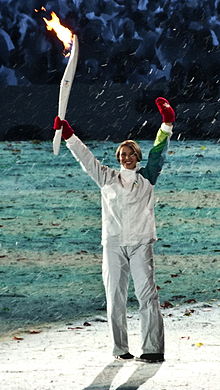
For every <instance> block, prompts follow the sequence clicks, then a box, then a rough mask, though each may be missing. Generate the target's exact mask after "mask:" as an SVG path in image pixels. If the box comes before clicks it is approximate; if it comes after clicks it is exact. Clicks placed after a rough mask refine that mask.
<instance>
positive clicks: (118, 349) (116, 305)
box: [102, 245, 130, 355]
mask: <svg viewBox="0 0 220 390" xmlns="http://www.w3.org/2000/svg"><path fill="white" fill-rule="evenodd" d="M129 273H130V270H129V262H128V258H127V256H126V251H125V250H123V248H122V247H111V246H110V245H107V246H104V247H103V265H102V275H103V282H104V286H105V292H106V300H107V315H108V322H109V327H110V331H111V336H112V339H113V355H123V354H124V353H127V352H128V336H127V309H126V305H127V294H128V281H129Z"/></svg>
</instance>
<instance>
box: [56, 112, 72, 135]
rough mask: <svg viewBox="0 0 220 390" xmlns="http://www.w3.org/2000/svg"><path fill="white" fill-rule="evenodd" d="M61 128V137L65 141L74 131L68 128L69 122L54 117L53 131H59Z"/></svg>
mask: <svg viewBox="0 0 220 390" xmlns="http://www.w3.org/2000/svg"><path fill="white" fill-rule="evenodd" d="M61 128H63V129H62V137H63V139H65V140H67V139H69V138H70V137H72V135H73V134H74V130H73V129H72V127H71V126H70V124H69V122H67V121H66V120H61V119H60V117H59V116H56V117H55V118H54V124H53V129H54V130H60V129H61Z"/></svg>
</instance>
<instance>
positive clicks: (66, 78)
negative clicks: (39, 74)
mask: <svg viewBox="0 0 220 390" xmlns="http://www.w3.org/2000/svg"><path fill="white" fill-rule="evenodd" d="M51 17H52V19H51V20H47V19H46V18H43V19H44V21H45V23H46V25H47V29H48V30H54V31H55V32H56V34H57V37H58V38H59V39H60V40H61V41H62V42H63V44H64V48H65V51H69V50H70V49H71V51H70V53H69V52H68V54H67V55H69V60H68V63H67V65H66V69H65V71H64V74H63V77H62V80H61V83H60V92H59V103H58V116H59V117H60V119H61V120H63V119H65V115H66V109H67V104H68V100H69V95H70V91H71V87H72V83H73V79H74V76H75V72H76V66H77V61H78V53H79V43H78V38H77V36H76V34H72V32H71V31H70V30H69V29H68V28H66V27H64V26H62V25H61V24H60V20H59V18H58V17H57V15H56V14H55V12H51ZM67 55H66V56H67ZM61 136H62V128H61V129H59V130H56V132H55V136H54V139H53V152H54V154H55V155H58V154H59V150H60V143H61Z"/></svg>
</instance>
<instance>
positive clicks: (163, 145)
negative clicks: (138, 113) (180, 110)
mask: <svg viewBox="0 0 220 390" xmlns="http://www.w3.org/2000/svg"><path fill="white" fill-rule="evenodd" d="M155 103H156V105H157V107H158V109H159V111H160V113H161V116H162V125H161V127H160V129H159V130H158V132H157V135H156V139H155V141H154V146H153V148H152V149H151V150H150V152H149V155H148V161H147V165H146V167H145V168H141V169H140V171H139V172H140V174H142V175H143V176H144V177H145V178H146V179H148V180H149V182H150V183H151V184H153V185H154V184H156V181H157V178H158V176H159V174H160V172H161V170H162V167H163V164H164V161H165V159H166V152H167V150H168V146H169V141H170V137H171V135H172V128H173V125H172V123H173V122H174V121H175V112H174V110H173V108H172V107H171V106H170V104H169V102H168V100H166V99H164V98H162V97H159V98H157V99H156V101H155Z"/></svg>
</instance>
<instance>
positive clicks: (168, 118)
mask: <svg viewBox="0 0 220 390" xmlns="http://www.w3.org/2000/svg"><path fill="white" fill-rule="evenodd" d="M155 103H156V105H157V108H158V110H159V111H160V114H161V115H162V120H163V122H165V123H173V122H175V119H176V118H175V111H174V109H173V108H172V107H171V105H170V103H169V102H168V100H166V99H164V98H163V97H158V98H157V99H156V100H155Z"/></svg>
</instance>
